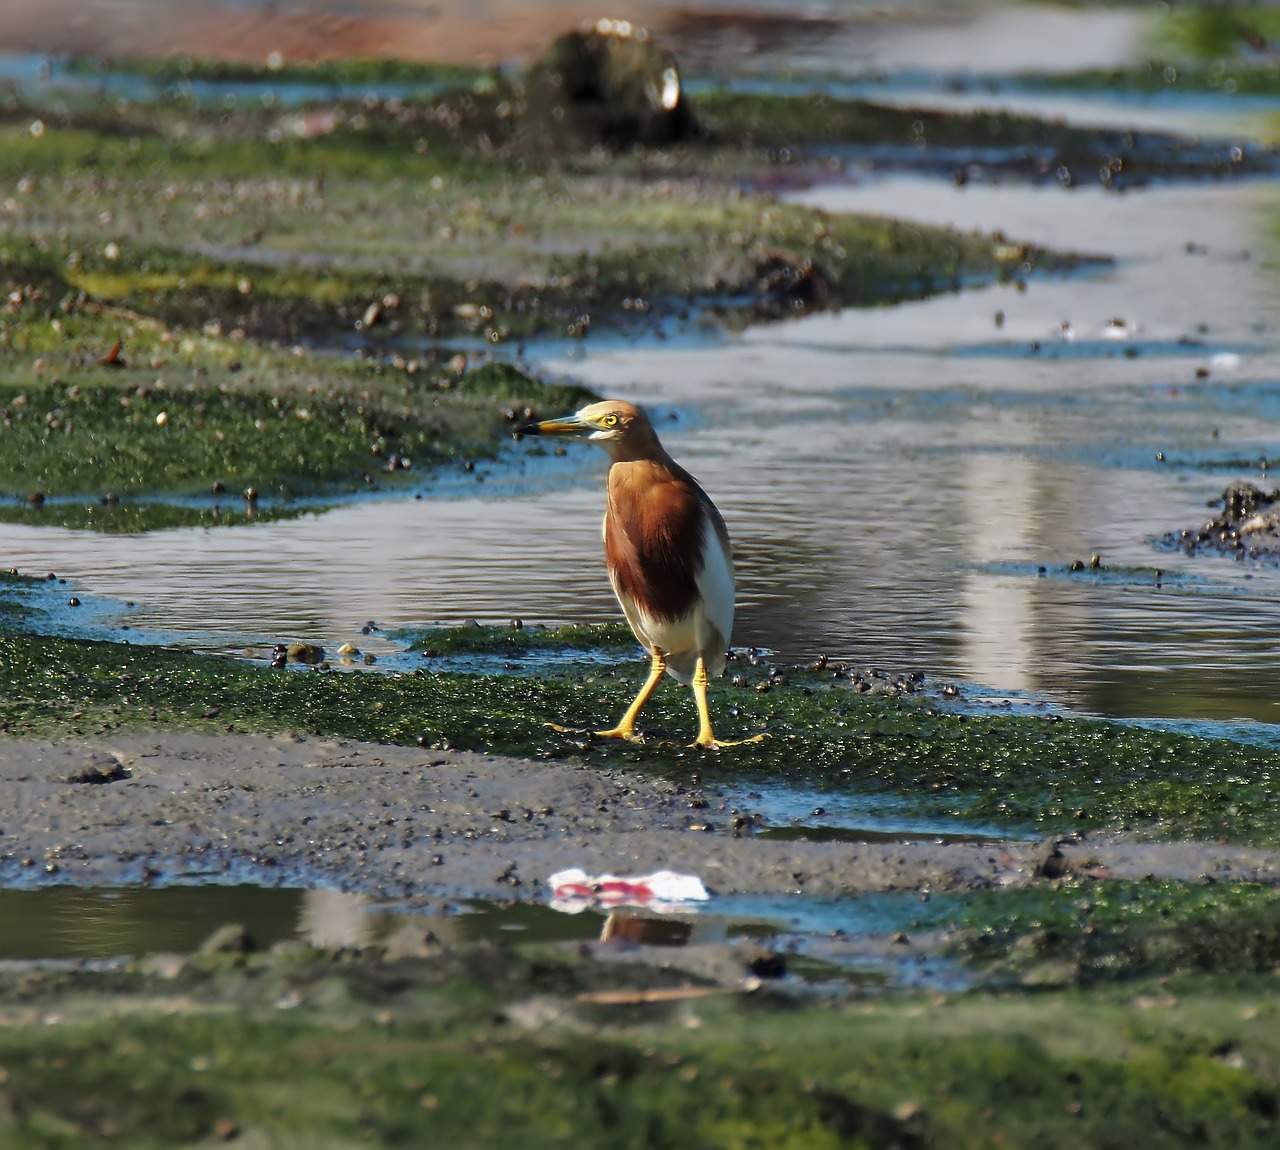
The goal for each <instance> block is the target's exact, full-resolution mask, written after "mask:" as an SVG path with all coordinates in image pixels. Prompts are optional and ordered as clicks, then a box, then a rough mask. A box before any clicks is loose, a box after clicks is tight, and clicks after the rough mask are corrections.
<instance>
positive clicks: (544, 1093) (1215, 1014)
mask: <svg viewBox="0 0 1280 1150" xmlns="http://www.w3.org/2000/svg"><path fill="white" fill-rule="evenodd" d="M148 969H149V968H148V966H147V964H145V963H138V964H132V965H129V966H126V967H122V968H116V969H113V970H108V971H92V970H88V969H83V968H82V969H71V970H66V969H64V970H61V971H58V970H48V971H37V972H34V973H33V972H31V971H8V970H0V1013H3V1015H4V1016H5V1021H6V1025H5V1026H3V1027H0V1067H3V1069H4V1073H3V1076H2V1078H3V1081H2V1082H0V1099H3V1102H4V1105H3V1107H0V1145H2V1146H7V1145H15V1146H16V1145H22V1146H30V1145H53V1144H58V1140H59V1139H64V1140H74V1141H79V1142H81V1143H87V1144H96V1143H97V1142H98V1141H99V1140H106V1139H113V1140H117V1141H118V1140H121V1139H123V1140H125V1141H127V1142H128V1144H130V1145H137V1146H151V1145H172V1144H173V1143H174V1141H176V1140H182V1141H193V1140H197V1139H200V1138H206V1139H208V1138H214V1137H216V1138H222V1139H226V1138H230V1137H239V1138H242V1139H245V1140H248V1141H249V1142H250V1143H252V1144H257V1143H259V1142H266V1143H270V1144H272V1145H290V1146H292V1145H299V1146H301V1145H332V1146H346V1145H353V1144H356V1143H358V1142H373V1143H374V1144H380V1145H381V1144H390V1143H404V1142H410V1143H421V1142H422V1141H423V1140H430V1141H433V1142H439V1143H441V1144H452V1145H468V1146H491V1145H505V1144H509V1141H510V1135H511V1130H513V1129H516V1128H518V1129H519V1130H520V1140H521V1145H528V1146H584V1147H585V1146H600V1145H610V1146H637V1147H640V1146H644V1147H684V1146H690V1147H693V1146H713V1147H740V1148H745V1147H764V1146H770V1147H774V1146H795V1147H800V1146H804V1147H812V1146H832V1147H835V1146H852V1147H857V1146H861V1147H886V1148H887V1147H891V1146H892V1147H902V1146H938V1147H944V1146H945V1147H987V1146H992V1145H997V1144H1005V1145H1010V1146H1031V1145H1035V1146H1061V1147H1067V1146H1077V1145H1090V1146H1116V1147H1119V1146H1124V1145H1128V1144H1135V1143H1136V1144H1141V1145H1144V1146H1157V1147H1160V1146H1181V1145H1186V1144H1188V1142H1189V1141H1194V1142H1198V1143H1201V1144H1206V1145H1222V1146H1242V1147H1245V1146H1259V1147H1262V1146H1270V1145H1273V1144H1274V1138H1275V1134H1276V1124H1277V1121H1278V1116H1280V1081H1278V1078H1277V1073H1276V1066H1277V1065H1280V1039H1278V1038H1277V1034H1278V1033H1280V1032H1278V1031H1277V1028H1276V1026H1275V1021H1276V1017H1277V1016H1276V1005H1275V1000H1274V996H1271V995H1269V987H1270V982H1271V981H1274V979H1273V978H1271V979H1270V980H1255V981H1254V982H1253V983H1251V984H1249V985H1247V986H1245V987H1241V988H1239V989H1236V990H1234V991H1231V992H1225V993H1223V992H1219V993H1204V994H1201V995H1199V996H1196V997H1194V998H1190V999H1187V1000H1185V1001H1179V1000H1176V999H1174V998H1172V997H1170V996H1168V995H1160V994H1159V993H1155V994H1152V993H1147V994H1146V995H1145V996H1144V995H1143V994H1141V993H1139V994H1138V995H1134V994H1133V993H1132V991H1128V992H1126V993H1125V995H1123V996H1120V995H1116V994H1114V993H1097V992H1091V993H1082V992H1078V991H1069V992H1059V993H1056V994H1045V993H1041V994H1037V995H1035V996H1026V995H1009V994H992V993H975V994H969V995H962V996H957V997H952V998H949V999H947V1000H944V1001H938V1000H936V999H933V998H932V997H928V998H926V997H921V996H915V995H903V996H896V995H888V996H881V997H878V998H875V999H869V1000H868V999H864V998H862V997H861V996H860V995H859V994H857V993H856V992H855V993H851V994H846V995H841V996H832V997H829V998H828V999H827V1000H826V1001H824V1002H821V1003H817V1004H815V1003H813V1002H812V1001H806V1000H805V999H803V998H799V999H797V998H790V997H788V996H787V995H786V994H785V993H778V992H777V991H774V990H772V989H770V988H768V987H767V986H765V987H762V988H761V989H760V990H758V991H756V992H755V993H753V994H742V993H734V992H730V993H725V992H724V991H725V989H727V988H721V987H717V986H714V985H706V984H699V983H698V981H697V980H687V979H684V978H683V976H680V975H678V974H676V973H675V972H672V971H669V970H667V971H664V970H662V969H660V968H657V967H652V966H647V965H644V964H642V963H640V962H638V961H633V962H618V961H611V962H608V963H597V962H593V961H591V960H589V959H584V958H582V957H580V956H576V955H575V953H574V951H571V950H569V949H561V948H551V947H541V948H532V947H524V948H522V947H510V948H503V949H502V950H499V949H497V948H494V947H491V946H484V945H481V946H463V947H456V948H447V949H439V948H437V949H436V951H435V953H433V954H431V955H427V956H423V957H420V958H414V959H400V960H393V961H392V960H385V959H383V958H382V957H381V956H380V955H379V954H378V953H377V951H376V950H371V951H366V952H363V953H360V954H352V953H349V952H348V953H346V954H331V953H326V952H318V951H312V950H309V949H308V948H305V947H301V948H300V947H297V946H296V945H294V946H288V947H285V948H279V949H277V950H276V951H275V952H272V953H270V954H262V955H257V954H248V955H212V956H193V957H191V958H188V959H186V960H185V961H184V962H182V963H180V964H179V965H178V966H177V968H176V969H174V968H172V966H171V968H170V970H169V971H168V972H167V977H158V976H157V975H155V974H149V973H147V971H148ZM690 983H692V988H693V989H694V991H695V993H696V992H697V990H699V989H703V990H706V991H710V992H711V993H709V994H707V995H706V996H705V997H698V998H693V999H691V1000H688V1001H686V1002H683V1003H679V1002H677V1003H671V1004H666V1005H664V1004H658V1005H650V1006H642V1005H640V1004H639V1003H633V1004H630V1005H618V1006H600V1005H593V1004H592V1003H591V1002H589V1001H587V1000H586V999H584V998H583V997H582V996H584V995H585V996H590V995H592V994H593V993H594V992H597V991H599V990H607V991H619V990H621V991H623V992H626V991H628V990H631V991H640V990H654V989H662V988H677V987H686V988H688V987H689V986H690ZM1137 989H1138V990H1139V991H1143V990H1147V991H1149V990H1150V989H1152V988H1151V987H1139V988H1137ZM1154 989H1155V990H1156V991H1157V992H1158V991H1159V988H1158V987H1156V988H1154ZM282 1004H287V1005H288V1007H289V1008H288V1009H281V1005H282Z"/></svg>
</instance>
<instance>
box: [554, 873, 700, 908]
mask: <svg viewBox="0 0 1280 1150" xmlns="http://www.w3.org/2000/svg"><path fill="white" fill-rule="evenodd" d="M547 885H548V886H549V887H550V888H551V905H552V907H553V908H554V909H556V910H561V911H564V912H565V913H566V914H579V913H581V912H582V911H584V910H587V909H588V908H590V907H602V908H604V909H605V910H608V909H610V908H612V907H615V906H643V907H648V908H649V909H650V910H656V911H663V910H688V909H690V908H689V906H688V904H689V903H691V902H706V901H707V899H709V898H710V897H711V896H710V895H709V894H707V888H706V887H705V886H703V885H702V880H701V879H700V878H698V876H697V875H691V874H677V873H676V872H675V871H671V870H660V871H654V872H653V874H645V875H616V874H601V875H589V874H587V872H586V871H584V870H580V869H579V868H578V867H571V868H570V869H568V870H562V871H557V872H556V873H555V874H553V875H552V876H551V877H550V878H549V879H548V880H547Z"/></svg>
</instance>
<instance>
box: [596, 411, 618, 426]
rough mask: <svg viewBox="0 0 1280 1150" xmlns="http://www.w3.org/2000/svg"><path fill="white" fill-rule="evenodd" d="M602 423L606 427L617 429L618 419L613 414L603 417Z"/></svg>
mask: <svg viewBox="0 0 1280 1150" xmlns="http://www.w3.org/2000/svg"><path fill="white" fill-rule="evenodd" d="M600 423H601V425H602V426H604V427H617V426H618V417H617V416H616V415H614V414H613V413H612V412H611V413H610V414H608V415H605V416H601V418H600Z"/></svg>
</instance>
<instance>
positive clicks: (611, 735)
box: [591, 727, 644, 743]
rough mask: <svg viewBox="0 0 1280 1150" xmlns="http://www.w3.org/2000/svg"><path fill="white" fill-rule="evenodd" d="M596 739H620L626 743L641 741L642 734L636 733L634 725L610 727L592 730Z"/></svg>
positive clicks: (642, 739)
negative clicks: (602, 729) (605, 729)
mask: <svg viewBox="0 0 1280 1150" xmlns="http://www.w3.org/2000/svg"><path fill="white" fill-rule="evenodd" d="M591 733H592V734H593V735H595V737H596V738H597V739H621V740H622V741H623V742H626V743H643V742H644V736H642V735H637V734H636V732H635V728H634V727H610V728H609V729H608V730H607V731H592V732H591Z"/></svg>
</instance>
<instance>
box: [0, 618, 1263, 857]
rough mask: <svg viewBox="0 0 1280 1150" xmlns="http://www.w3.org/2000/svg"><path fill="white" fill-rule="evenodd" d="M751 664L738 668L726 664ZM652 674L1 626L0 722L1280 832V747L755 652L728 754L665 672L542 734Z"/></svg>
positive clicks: (943, 810)
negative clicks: (861, 677) (261, 653)
mask: <svg viewBox="0 0 1280 1150" xmlns="http://www.w3.org/2000/svg"><path fill="white" fill-rule="evenodd" d="M617 634H618V637H619V639H620V640H622V641H625V639H623V636H622V633H621V630H620V629H619V630H618V632H617ZM498 649H499V650H501V643H499V644H498ZM738 665H740V664H735V663H731V664H730V668H731V669H730V674H731V675H732V674H735V669H736V667H737V666H738ZM643 670H644V665H643V660H640V659H637V660H635V661H633V662H629V663H622V664H618V665H615V666H609V665H605V666H598V665H597V666H593V667H592V668H591V669H590V670H589V671H587V672H585V673H583V674H580V675H573V674H566V673H559V674H547V673H544V674H542V675H539V676H536V677H535V676H532V675H530V676H517V677H510V676H499V675H482V674H454V673H444V672H433V671H430V670H427V669H422V670H419V671H415V672H413V673H410V674H398V675H396V674H392V675H382V674H377V675H375V674H351V675H338V674H325V673H322V672H321V673H317V672H287V671H269V670H266V669H261V668H255V667H248V666H245V665H243V664H238V663H234V662H231V661H227V660H221V659H215V658H199V657H196V656H191V655H185V654H180V653H177V652H173V651H167V650H163V649H157V648H148V647H136V646H127V645H122V644H115V643H98V642H77V641H73V640H67V639H60V638H52V637H39V636H21V635H17V634H11V635H4V636H0V685H2V686H3V692H2V694H3V701H0V730H3V731H5V732H8V733H11V734H20V735H42V736H50V735H66V734H78V735H85V734H99V733H103V732H106V731H109V730H113V729H117V728H119V727H121V726H130V727H136V726H139V725H146V726H155V725H160V726H167V725H173V726H182V727H193V728H203V729H215V730H217V729H223V728H224V726H225V725H226V718H225V717H230V716H234V724H233V726H234V727H235V728H236V729H239V730H299V731H307V732H310V731H314V732H316V733H320V734H325V735H329V736H344V737H352V738H360V739H366V740H370V741H382V742H392V743H401V744H407V745H412V744H414V743H423V744H447V745H452V746H458V747H463V748H472V749H479V750H486V751H495V752H500V753H510V754H519V755H540V756H544V757H570V756H572V757H578V758H580V759H582V760H583V761H585V762H588V763H591V764H595V765H600V766H618V765H622V764H629V765H642V766H643V769H644V770H646V771H649V772H671V773H673V774H675V775H678V776H681V777H685V776H688V775H689V774H690V773H691V772H692V773H695V774H696V775H697V776H698V777H700V778H701V779H702V780H703V781H704V782H714V781H715V780H717V779H726V780H728V779H732V780H734V781H739V782H740V781H742V780H744V779H752V778H757V779H764V780H767V779H785V780H786V781H787V782H788V783H789V784H792V785H806V786H811V787H814V788H818V789H827V790H830V791H832V792H843V793H855V794H892V795H895V796H908V797H909V799H908V801H909V802H910V803H911V804H912V805H913V806H915V807H916V808H917V809H918V810H919V811H920V813H922V814H927V815H931V816H935V817H941V816H945V817H949V818H957V819H965V820H980V821H982V822H985V823H994V822H999V823H1002V824H1004V825H1007V826H1009V827H1011V828H1012V829H1021V830H1026V829H1029V828H1033V827H1035V828H1041V829H1042V830H1044V831H1057V832H1062V831H1067V830H1072V829H1089V828H1100V827H1105V828H1120V829H1125V830H1129V831H1133V832H1140V833H1145V834H1152V835H1159V836H1163V837H1176V838H1195V837H1205V836H1213V837H1222V838H1225V839H1229V840H1232V841H1237V842H1252V843H1259V844H1273V843H1275V842H1277V841H1280V813H1278V811H1277V806H1276V803H1275V794H1276V790H1277V787H1280V755H1277V754H1275V753H1274V752H1271V751H1266V750H1262V749H1258V748H1254V747H1248V746H1242V745H1240V744H1236V743H1231V742H1226V741H1217V740H1210V739H1201V738H1195V737H1191V736H1184V735H1178V734H1171V733H1167V732H1161V731H1156V730H1150V729H1144V728H1133V727H1126V726H1121V725H1117V724H1111V723H1106V722H1102V721H1094V720H1084V719H1069V718H1068V719H1062V720H1061V721H1056V722H1050V721H1046V720H1045V719H1043V718H1036V717H1025V716H1010V715H973V716H970V715H967V714H955V713H949V712H946V711H942V710H939V709H938V708H936V707H934V706H931V705H929V704H928V703H927V702H923V701H921V700H919V699H915V698H905V699H893V698H888V699H886V698H879V697H874V696H869V695H866V694H860V693H858V692H857V691H855V690H854V689H853V687H852V685H850V684H848V683H845V684H844V685H842V684H841V683H840V682H838V681H835V680H832V679H831V678H830V677H829V676H828V677H825V678H824V674H825V673H824V672H817V671H809V672H806V671H804V670H802V669H792V670H789V671H788V672H787V674H788V676H789V682H787V683H785V684H782V683H778V682H776V681H775V680H774V679H773V678H772V677H771V676H770V674H769V672H768V671H767V670H765V669H760V670H756V669H754V668H752V667H750V666H745V665H744V666H742V670H741V671H737V672H736V673H737V674H738V675H739V676H740V678H741V679H742V680H743V682H742V685H741V686H734V685H732V684H731V683H726V684H724V685H719V684H717V686H716V688H715V689H714V690H713V693H712V712H713V717H714V719H715V722H716V729H717V733H718V734H719V735H720V736H721V737H722V738H729V739H734V738H737V739H740V738H744V737H748V736H750V735H753V734H755V733H757V732H760V731H764V732H766V733H767V735H768V737H767V738H766V740H765V741H764V742H762V743H759V744H748V745H746V746H742V747H737V748H734V749H733V750H732V751H731V752H728V753H721V754H717V753H714V752H713V753H703V752H699V751H696V750H691V749H689V748H688V747H687V746H686V744H687V742H688V741H689V739H690V738H691V737H692V735H693V733H694V730H695V715H694V710H693V704H692V698H691V696H690V695H689V692H688V691H686V690H683V689H681V688H679V687H677V686H675V685H674V684H669V683H668V684H664V685H663V686H662V687H661V688H660V689H659V691H658V693H657V695H656V696H655V698H654V699H653V701H652V702H651V703H650V704H649V706H648V707H647V708H646V711H645V714H644V716H643V720H642V724H641V726H642V729H643V730H644V731H646V732H647V733H648V736H649V740H650V741H649V742H648V743H646V744H643V745H635V744H618V743H615V742H612V741H607V740H606V741H594V740H592V739H591V738H590V737H589V736H588V735H586V734H572V733H571V734H557V733H555V732H553V731H551V730H549V729H548V727H547V724H549V723H559V724H561V725H563V726H567V727H570V728H575V729H582V730H584V731H585V730H589V729H591V728H592V727H599V726H602V725H604V724H606V723H608V722H612V721H613V720H614V719H616V718H617V716H618V715H620V714H621V713H622V711H623V710H624V709H625V708H626V706H627V704H628V703H629V702H630V701H631V698H632V696H633V695H634V693H635V691H636V689H637V687H638V685H639V683H640V681H641V679H642V678H643ZM762 687H764V688H767V689H766V690H763V691H762V690H761V689H760V688H762ZM211 714H216V715H221V716H224V717H223V718H221V719H210V718H208V717H207V716H209V715H211Z"/></svg>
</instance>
